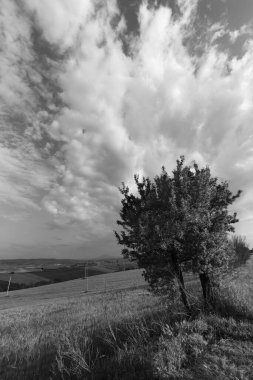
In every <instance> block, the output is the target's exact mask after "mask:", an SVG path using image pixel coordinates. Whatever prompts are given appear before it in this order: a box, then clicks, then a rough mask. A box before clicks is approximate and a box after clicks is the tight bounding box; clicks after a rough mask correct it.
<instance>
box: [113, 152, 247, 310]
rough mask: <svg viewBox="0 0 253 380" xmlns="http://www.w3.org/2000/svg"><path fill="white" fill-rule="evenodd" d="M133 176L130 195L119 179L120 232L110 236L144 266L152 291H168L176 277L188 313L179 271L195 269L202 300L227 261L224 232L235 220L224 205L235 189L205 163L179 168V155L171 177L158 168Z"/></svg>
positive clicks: (182, 159) (124, 252)
mask: <svg viewBox="0 0 253 380" xmlns="http://www.w3.org/2000/svg"><path fill="white" fill-rule="evenodd" d="M134 179H135V184H136V186H137V194H136V195H134V194H132V193H130V190H129V188H128V187H127V186H126V185H125V184H124V183H122V187H121V188H120V189H119V190H120V192H121V194H122V195H123V199H122V208H121V211H120V218H121V219H120V220H118V221H117V224H118V225H119V226H120V227H121V228H122V230H121V231H120V232H116V231H115V235H116V238H117V240H118V243H119V244H121V245H123V246H124V247H125V248H123V250H122V253H123V255H124V257H128V258H130V259H131V260H136V261H137V263H138V265H139V267H141V268H144V277H145V279H146V280H147V281H148V283H149V285H150V287H151V289H153V290H154V291H159V292H161V291H162V292H168V291H170V290H171V289H174V287H173V285H174V283H175V280H176V282H177V285H178V289H179V291H180V295H181V299H182V302H183V303H184V305H185V307H186V309H187V310H188V311H189V310H190V307H189V303H188V300H187V293H186V289H185V284H184V278H183V271H184V270H186V268H187V269H188V270H193V271H194V272H197V273H198V274H199V277H200V282H201V286H202V291H203V296H204V299H205V302H206V304H207V303H208V302H209V300H210V296H211V285H212V280H213V277H214V275H215V274H217V273H220V272H221V271H222V270H223V269H224V268H226V267H227V264H228V262H229V253H230V251H229V249H228V247H229V242H228V237H227V233H228V232H229V231H233V227H232V224H233V223H236V222H237V221H238V220H237V218H236V214H233V215H230V214H229V213H228V210H227V208H228V205H230V204H232V203H233V202H234V200H235V199H236V198H237V197H239V196H240V191H239V192H238V193H237V194H236V195H232V193H231V192H230V191H229V189H228V183H227V182H225V181H223V182H218V179H217V178H216V177H212V176H211V173H210V169H209V168H208V167H206V168H203V169H199V167H198V165H197V164H194V165H193V166H186V165H185V166H184V157H183V156H182V157H180V160H177V166H176V169H175V170H174V171H173V173H172V176H169V175H168V173H167V172H166V170H165V168H164V167H163V168H162V172H161V174H160V175H159V176H156V177H155V178H154V180H153V181H151V180H150V179H149V178H148V177H146V178H145V177H143V179H142V180H139V177H138V176H137V175H135V176H134Z"/></svg>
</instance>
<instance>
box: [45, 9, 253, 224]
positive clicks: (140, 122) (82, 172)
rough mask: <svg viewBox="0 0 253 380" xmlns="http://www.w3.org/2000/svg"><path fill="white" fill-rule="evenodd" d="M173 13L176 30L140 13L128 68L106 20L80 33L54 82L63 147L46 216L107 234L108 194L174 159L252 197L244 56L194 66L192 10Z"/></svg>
mask: <svg viewBox="0 0 253 380" xmlns="http://www.w3.org/2000/svg"><path fill="white" fill-rule="evenodd" d="M187 4H188V5H187ZM180 6H181V7H184V13H183V17H182V18H181V19H178V20H174V19H173V18H172V15H171V11H170V10H169V9H167V8H159V9H157V10H153V9H148V8H147V7H146V6H145V5H142V6H141V8H140V12H139V22H140V36H139V37H138V38H136V40H135V42H134V45H133V46H134V48H133V51H134V54H133V57H132V58H131V59H130V58H129V57H126V56H125V55H124V53H123V51H122V46H121V44H120V42H119V40H118V39H117V36H116V35H115V33H114V31H113V29H112V28H111V26H110V24H109V22H108V21H109V20H110V17H111V15H110V12H108V10H105V9H103V11H100V12H98V13H96V16H95V17H93V18H89V19H88V21H87V22H86V23H85V25H83V26H82V33H81V34H80V35H79V45H78V48H77V49H76V50H75V53H74V55H73V56H72V58H71V59H70V61H69V63H68V65H67V67H66V71H65V73H64V74H63V75H62V77H61V83H62V85H63V88H64V100H65V101H66V102H67V103H68V104H69V108H68V109H66V110H65V111H64V112H63V113H62V115H61V118H60V119H59V120H58V124H57V125H58V126H57V131H58V133H59V135H63V136H64V137H65V141H66V146H65V157H66V163H65V167H64V169H63V172H62V185H61V186H62V187H56V188H55V189H54V191H53V192H51V193H50V194H49V195H48V196H47V197H46V200H45V202H46V204H47V206H48V208H50V207H52V205H54V206H55V207H60V208H61V207H62V210H64V213H65V214H67V215H69V216H70V217H75V218H80V219H82V220H86V218H87V220H92V221H97V222H99V223H101V224H103V223H104V225H106V220H107V219H106V218H108V215H113V213H114V209H115V205H117V204H118V197H117V195H116V193H115V186H117V185H119V184H120V183H121V181H122V180H127V181H130V177H131V176H132V175H133V173H135V172H136V171H143V170H144V173H146V174H151V175H154V174H155V173H157V171H159V170H160V168H161V166H162V165H164V164H165V165H166V166H167V167H168V169H172V168H173V166H174V165H175V159H176V158H177V157H178V156H179V155H180V154H186V156H187V157H188V158H189V160H192V159H194V158H197V159H198V161H199V160H200V161H201V162H202V163H208V164H210V165H211V167H212V168H213V169H214V171H215V173H216V174H218V175H220V176H221V177H222V178H228V179H229V180H230V181H231V182H232V185H233V187H234V188H239V187H246V189H249V188H251V187H253V180H252V179H251V178H250V175H249V173H250V170H251V166H252V150H251V148H252V137H251V138H250V135H252V134H251V126H252V121H253V120H252V104H253V103H252V100H253V99H252V82H253V71H252V70H253V69H252V58H253V56H252V51H251V49H249V48H248V50H247V52H246V53H245V55H244V56H243V57H242V58H241V59H235V58H234V59H233V60H232V61H230V60H229V57H228V55H227V54H226V53H221V52H219V51H218V49H217V47H215V46H213V47H212V46H209V47H208V48H207V49H206V52H205V54H204V55H203V56H202V57H201V58H200V59H199V60H197V58H196V57H194V59H193V57H192V56H190V54H189V51H188V49H187V47H186V46H185V44H184V38H185V37H186V35H187V36H189V34H190V33H191V27H192V18H193V17H194V12H195V10H196V2H188V3H185V2H181V3H180ZM210 33H215V35H214V38H213V42H215V40H216V39H217V38H218V37H219V36H221V35H223V34H224V33H225V27H223V26H222V25H216V28H215V30H213V31H212V30H211V31H210ZM217 33H218V34H217ZM196 62H197V66H198V70H197V73H196ZM83 129H84V130H85V133H84V134H83V133H82V132H83ZM238 165H239V166H238ZM240 165H241V166H240ZM242 165H243V169H242ZM245 177H246V179H245ZM243 185H244V186H243ZM56 204H57V205H58V206H56ZM50 205H51V206H50ZM252 211H253V210H252ZM111 220H113V217H111Z"/></svg>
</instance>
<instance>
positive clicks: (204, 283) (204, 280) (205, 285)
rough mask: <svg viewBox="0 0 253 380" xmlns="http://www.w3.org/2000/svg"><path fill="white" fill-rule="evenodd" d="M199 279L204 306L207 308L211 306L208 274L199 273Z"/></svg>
mask: <svg viewBox="0 0 253 380" xmlns="http://www.w3.org/2000/svg"><path fill="white" fill-rule="evenodd" d="M199 279H200V283H201V287H202V292H203V297H204V304H205V307H206V308H207V307H208V306H210V304H211V283H210V278H209V276H208V274H206V273H200V274H199Z"/></svg>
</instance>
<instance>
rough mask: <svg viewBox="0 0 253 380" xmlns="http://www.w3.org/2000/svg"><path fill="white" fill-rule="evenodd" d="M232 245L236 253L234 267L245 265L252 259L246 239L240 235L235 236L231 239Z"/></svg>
mask: <svg viewBox="0 0 253 380" xmlns="http://www.w3.org/2000/svg"><path fill="white" fill-rule="evenodd" d="M231 243H232V247H233V249H234V252H235V258H234V263H233V265H234V266H235V267H238V266H240V265H243V264H245V263H246V262H247V260H248V259H249V258H250V249H249V246H248V243H247V242H246V238H245V237H243V236H240V235H234V236H232V238H231Z"/></svg>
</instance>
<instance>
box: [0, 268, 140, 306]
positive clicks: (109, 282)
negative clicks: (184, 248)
mask: <svg viewBox="0 0 253 380" xmlns="http://www.w3.org/2000/svg"><path fill="white" fill-rule="evenodd" d="M141 273H142V272H141V270H139V269H133V270H129V271H123V272H114V273H105V274H103V275H101V274H100V275H97V276H92V277H89V278H88V293H87V294H95V293H99V292H105V291H110V290H120V289H127V288H131V287H139V286H143V285H145V282H144V278H143V277H142V274H141ZM86 291H87V280H84V279H77V280H72V281H65V282H61V283H56V284H49V285H44V286H39V287H36V288H29V289H21V290H14V291H10V293H9V297H6V295H5V293H0V310H3V309H8V308H13V307H19V306H26V305H27V306H29V305H34V304H41V303H43V302H52V301H55V302H59V300H60V299H62V298H65V299H66V298H68V299H69V298H72V297H73V298H74V297H79V296H83V295H84V294H85V292H86Z"/></svg>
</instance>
